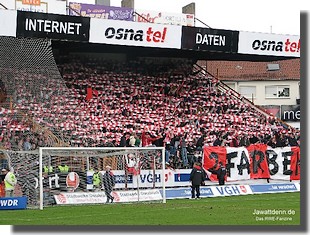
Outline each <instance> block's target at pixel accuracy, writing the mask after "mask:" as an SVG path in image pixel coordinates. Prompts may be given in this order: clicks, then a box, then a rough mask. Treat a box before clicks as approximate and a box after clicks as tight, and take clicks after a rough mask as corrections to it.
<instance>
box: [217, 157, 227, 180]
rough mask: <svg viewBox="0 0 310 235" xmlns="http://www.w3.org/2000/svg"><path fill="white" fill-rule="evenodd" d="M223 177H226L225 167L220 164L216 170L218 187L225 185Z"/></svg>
mask: <svg viewBox="0 0 310 235" xmlns="http://www.w3.org/2000/svg"><path fill="white" fill-rule="evenodd" d="M225 176H226V167H225V166H224V165H223V163H222V162H220V168H219V169H218V174H217V179H218V181H219V185H224V184H225Z"/></svg>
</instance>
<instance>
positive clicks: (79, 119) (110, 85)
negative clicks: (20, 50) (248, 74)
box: [0, 56, 300, 168]
mask: <svg viewBox="0 0 310 235" xmlns="http://www.w3.org/2000/svg"><path fill="white" fill-rule="evenodd" d="M57 61H58V68H59V71H60V73H61V77H62V78H61V77H60V76H59V78H58V79H56V78H48V77H47V75H42V74H28V73H26V72H27V71H22V72H19V73H18V74H16V76H14V77H13V78H11V79H10V82H11V83H12V84H11V85H12V86H14V93H13V100H14V107H13V111H12V110H8V109H5V108H2V110H1V112H0V148H5V149H12V150H26V151H27V150H33V149H36V148H38V147H40V146H51V145H52V143H50V142H49V141H48V137H47V136H46V135H44V134H43V133H42V134H41V133H37V132H34V131H33V130H32V127H31V125H29V123H23V120H18V118H16V117H15V115H14V110H19V111H22V112H24V113H27V114H28V115H29V116H31V117H32V118H33V121H34V122H36V123H38V124H39V125H41V126H42V127H44V128H48V129H49V130H51V131H52V132H53V133H54V134H55V135H57V136H58V137H59V138H60V139H61V140H63V142H64V143H66V144H67V145H70V146H83V147H99V146H128V147H130V146H151V145H153V146H165V148H166V162H169V163H170V164H171V165H173V166H174V167H176V168H181V167H191V164H192V163H193V161H194V160H197V159H196V158H197V157H198V158H199V156H201V151H202V148H203V146H232V147H238V146H248V145H249V144H254V143H265V144H267V145H269V146H271V147H284V146H298V145H299V138H300V133H299V130H296V129H294V128H291V127H287V126H284V125H283V124H282V123H281V122H279V121H278V120H277V119H276V118H273V117H267V116H266V115H265V114H263V113H262V112H259V111H257V110H256V109H255V108H254V107H253V105H252V104H250V103H244V102H243V101H242V100H241V99H240V97H238V96H236V95H235V94H234V93H233V92H232V91H231V90H229V89H225V88H224V86H221V84H220V83H219V81H218V80H217V79H215V78H213V77H211V76H208V75H206V74H204V73H203V72H196V73H194V72H193V70H192V62H191V61H189V60H176V59H174V60H165V61H159V60H151V59H140V60H135V61H129V62H126V63H125V62H119V61H107V60H103V59H99V58H86V57H83V58H81V57H80V56H68V57H61V58H59V59H58V60H57Z"/></svg>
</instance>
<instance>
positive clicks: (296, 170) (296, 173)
mask: <svg viewBox="0 0 310 235" xmlns="http://www.w3.org/2000/svg"><path fill="white" fill-rule="evenodd" d="M292 152H293V155H292V157H291V171H292V174H291V177H290V180H300V148H299V147H292Z"/></svg>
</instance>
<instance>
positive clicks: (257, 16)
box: [67, 0, 310, 35]
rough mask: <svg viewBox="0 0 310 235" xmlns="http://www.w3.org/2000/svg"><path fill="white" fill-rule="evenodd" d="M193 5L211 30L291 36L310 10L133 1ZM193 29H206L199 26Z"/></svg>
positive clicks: (273, 1)
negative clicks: (303, 16)
mask: <svg viewBox="0 0 310 235" xmlns="http://www.w3.org/2000/svg"><path fill="white" fill-rule="evenodd" d="M67 1H68V2H81V3H88V4H94V3H95V0H67ZM121 2H122V0H110V5H111V6H117V7H120V6H121ZM192 2H195V5H196V18H197V19H199V20H200V21H202V22H204V23H205V24H207V25H209V26H210V27H211V28H216V29H228V30H239V31H249V32H260V33H275V34H290V35H300V13H301V12H302V11H304V10H309V8H310V7H309V6H307V5H310V4H308V3H307V4H306V2H307V1H304V0H303V1H301V0H295V1H285V0H260V1H250V0H135V8H136V9H144V10H152V11H163V12H168V13H182V7H183V6H185V5H188V4H189V3H192ZM196 26H197V27H206V26H204V25H203V24H201V23H199V22H197V24H196Z"/></svg>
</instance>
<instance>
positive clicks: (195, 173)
mask: <svg viewBox="0 0 310 235" xmlns="http://www.w3.org/2000/svg"><path fill="white" fill-rule="evenodd" d="M205 178H206V173H205V171H204V170H203V169H202V167H201V163H200V162H195V163H194V165H193V169H192V171H191V173H190V177H189V180H190V181H191V184H192V185H191V188H192V191H191V192H192V197H191V199H195V193H196V198H197V199H199V198H200V185H204V180H205Z"/></svg>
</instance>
